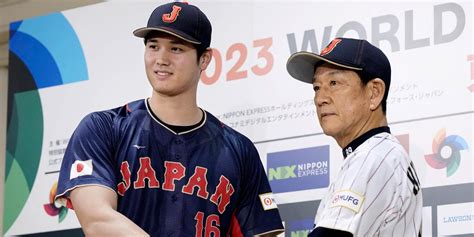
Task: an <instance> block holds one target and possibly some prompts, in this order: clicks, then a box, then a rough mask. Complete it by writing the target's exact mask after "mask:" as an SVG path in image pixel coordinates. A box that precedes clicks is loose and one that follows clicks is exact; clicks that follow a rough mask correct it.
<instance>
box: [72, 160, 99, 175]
mask: <svg viewBox="0 0 474 237" xmlns="http://www.w3.org/2000/svg"><path fill="white" fill-rule="evenodd" d="M92 170H93V166H92V160H84V161H82V160H76V161H74V163H73V164H72V166H71V173H70V176H69V179H74V178H77V177H80V176H84V175H92Z"/></svg>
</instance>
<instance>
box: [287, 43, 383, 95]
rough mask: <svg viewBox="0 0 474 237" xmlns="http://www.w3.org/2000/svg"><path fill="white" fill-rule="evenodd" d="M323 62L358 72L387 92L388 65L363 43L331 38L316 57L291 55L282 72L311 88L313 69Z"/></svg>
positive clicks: (301, 53) (308, 53)
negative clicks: (377, 83) (380, 80)
mask: <svg viewBox="0 0 474 237" xmlns="http://www.w3.org/2000/svg"><path fill="white" fill-rule="evenodd" d="M325 62H326V63H330V64H333V65H336V66H339V67H343V68H347V69H351V70H354V71H360V72H361V73H362V75H363V76H364V77H368V78H370V79H374V78H380V79H382V80H383V81H384V83H385V87H386V90H388V88H390V77H391V68H390V62H389V61H388V58H387V56H385V54H384V53H383V52H382V50H380V49H379V48H377V47H375V46H373V45H372V44H370V43H369V42H368V41H366V40H360V39H349V38H335V39H334V40H332V41H331V43H329V45H328V46H326V48H324V49H323V50H322V51H321V53H320V54H314V53H310V52H304V51H303V52H297V53H294V54H293V55H291V56H290V58H289V59H288V61H287V63H286V70H287V71H288V73H290V75H291V76H292V77H294V78H296V79H298V80H300V81H302V82H306V83H311V84H312V83H313V77H314V72H315V71H316V68H317V67H318V66H320V65H321V64H323V63H325Z"/></svg>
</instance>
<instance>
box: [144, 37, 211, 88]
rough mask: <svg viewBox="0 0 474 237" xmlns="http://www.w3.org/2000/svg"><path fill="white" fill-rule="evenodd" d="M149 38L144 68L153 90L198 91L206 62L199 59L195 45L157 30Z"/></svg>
mask: <svg viewBox="0 0 474 237" xmlns="http://www.w3.org/2000/svg"><path fill="white" fill-rule="evenodd" d="M147 39H148V40H147V42H146V49H145V68H146V74H147V77H148V80H149V81H150V84H151V86H152V87H153V90H154V92H155V93H158V94H162V95H166V96H176V95H180V94H184V93H190V92H191V93H192V92H195V91H196V88H197V84H198V81H199V78H200V74H201V70H204V69H205V68H206V67H207V64H203V63H202V62H201V60H200V61H198V60H197V51H196V48H195V47H194V45H193V44H191V43H189V42H186V41H184V40H182V39H180V38H178V37H175V36H173V35H170V34H167V33H163V32H158V31H156V32H152V33H150V35H149V37H147Z"/></svg>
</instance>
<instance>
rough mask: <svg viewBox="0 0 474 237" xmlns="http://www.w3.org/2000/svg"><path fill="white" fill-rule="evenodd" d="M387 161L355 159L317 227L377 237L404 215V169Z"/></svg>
mask: <svg viewBox="0 0 474 237" xmlns="http://www.w3.org/2000/svg"><path fill="white" fill-rule="evenodd" d="M384 158H386V157H383V156H378V155H369V154H367V153H365V154H364V153H362V154H359V155H356V156H354V157H352V158H351V159H352V160H353V161H354V162H351V163H350V164H349V165H348V166H345V167H344V168H345V170H344V169H343V170H341V172H342V175H340V176H339V177H338V179H337V181H336V182H335V183H334V186H333V187H332V190H331V191H330V193H329V196H328V197H327V199H326V200H325V203H324V205H323V206H322V208H323V209H322V210H321V213H319V212H320V211H319V210H318V215H317V220H316V226H317V227H325V228H330V229H336V230H342V231H347V232H350V233H352V234H354V236H359V235H360V236H373V235H376V233H377V232H378V231H379V230H380V229H381V228H383V225H384V223H387V222H389V221H391V219H395V216H396V215H399V214H400V207H401V206H402V202H403V198H400V196H399V194H398V192H399V191H398V190H399V189H400V185H401V182H400V177H401V175H403V169H402V168H401V167H400V165H398V166H397V164H395V163H394V162H393V160H389V159H384ZM397 187H398V188H397Z"/></svg>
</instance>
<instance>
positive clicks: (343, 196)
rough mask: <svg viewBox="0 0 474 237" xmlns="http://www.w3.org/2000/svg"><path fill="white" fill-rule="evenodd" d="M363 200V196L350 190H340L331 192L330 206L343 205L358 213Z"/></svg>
mask: <svg viewBox="0 0 474 237" xmlns="http://www.w3.org/2000/svg"><path fill="white" fill-rule="evenodd" d="M363 202H364V196H362V195H360V194H358V193H355V192H352V191H351V190H341V191H339V192H336V193H334V194H333V196H332V198H331V204H330V207H345V208H348V209H351V210H353V211H354V212H355V213H358V212H359V211H360V207H361V206H362V203H363Z"/></svg>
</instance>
